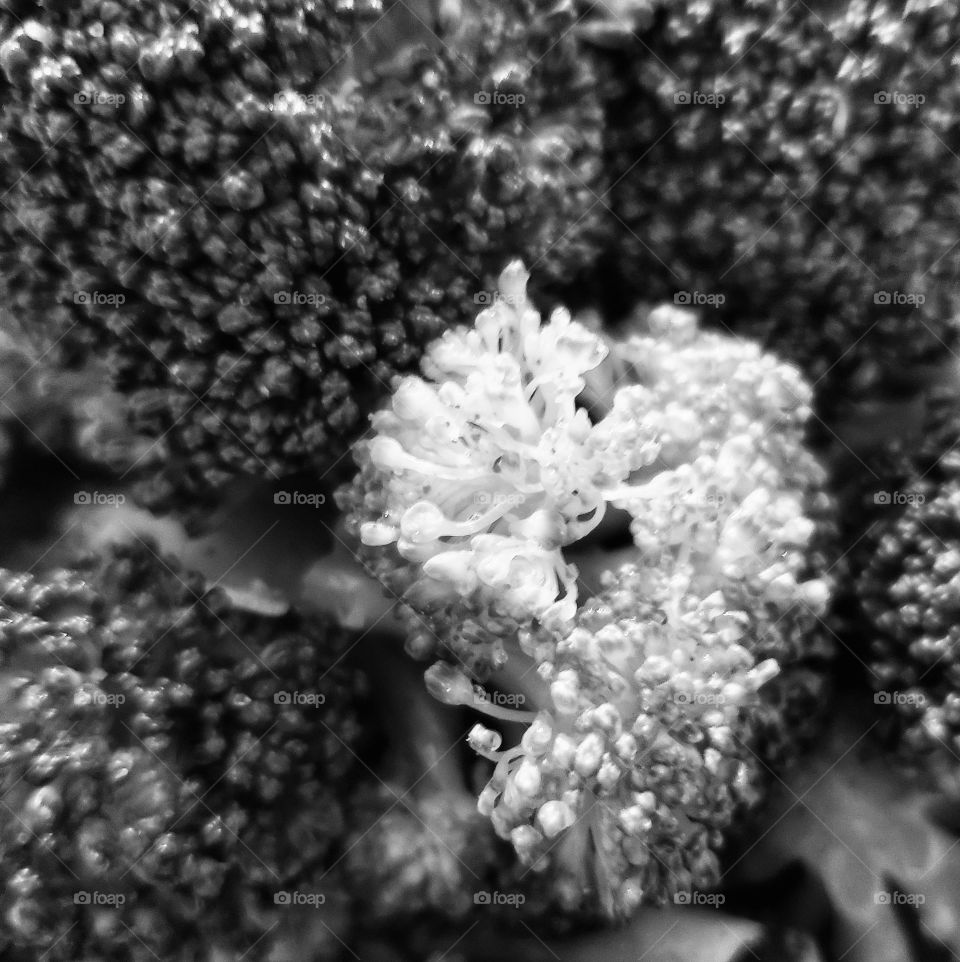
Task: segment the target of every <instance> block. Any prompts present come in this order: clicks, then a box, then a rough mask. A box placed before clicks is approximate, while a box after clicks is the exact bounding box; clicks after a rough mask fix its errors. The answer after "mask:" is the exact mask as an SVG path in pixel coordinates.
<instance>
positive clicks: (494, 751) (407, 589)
mask: <svg viewBox="0 0 960 962" xmlns="http://www.w3.org/2000/svg"><path fill="white" fill-rule="evenodd" d="M526 283H527V274H526V271H525V270H524V268H523V265H522V264H521V263H519V262H514V263H512V264H510V265H509V266H508V267H507V268H506V269H505V270H504V271H503V273H502V275H501V279H500V288H499V295H498V297H497V299H496V301H495V303H494V304H493V305H492V306H491V307H489V308H486V309H485V310H483V311H481V312H480V313H479V314H478V316H477V319H476V323H475V326H474V328H472V329H467V330H464V331H448V332H447V333H445V334H444V335H443V337H441V338H440V339H439V340H438V341H437V342H436V343H435V344H433V345H431V346H430V347H429V348H428V350H427V352H426V353H425V355H424V358H423V361H422V364H421V367H422V372H423V376H422V377H415V376H409V377H407V378H405V379H403V380H401V381H400V382H399V384H398V386H397V389H396V391H395V393H394V395H393V397H392V399H391V401H390V405H389V407H387V408H385V409H384V410H382V411H379V412H377V413H375V414H374V415H373V416H372V419H371V420H372V436H371V437H370V438H369V439H367V440H364V441H361V442H359V443H358V444H357V445H355V459H356V461H357V463H358V466H359V468H360V470H359V472H358V474H357V476H356V478H355V479H354V481H353V482H352V483H351V484H349V485H347V486H345V487H343V488H342V489H341V490H340V491H339V493H338V497H339V503H340V505H341V507H342V508H343V509H344V510H345V512H346V514H347V526H348V530H349V531H350V532H351V533H352V534H353V535H354V536H355V537H356V538H358V540H359V541H360V543H361V548H360V553H361V557H362V558H363V559H364V560H365V562H366V563H367V564H368V566H369V567H370V569H371V570H372V572H373V573H374V574H375V575H376V577H377V578H378V579H379V580H380V581H381V583H383V584H384V585H385V586H386V588H387V590H388V591H389V592H390V593H391V594H393V595H395V596H397V597H400V598H402V600H403V602H404V605H405V618H406V624H407V626H408V631H409V638H408V649H409V650H410V651H411V652H412V653H413V654H415V655H417V656H419V657H431V656H432V657H439V658H440V660H439V661H436V662H435V663H434V664H433V665H432V666H431V667H430V668H428V670H427V673H426V680H427V684H428V687H429V688H430V690H431V692H432V693H433V694H434V695H435V696H436V697H437V698H438V699H440V700H441V701H444V702H446V703H447V704H453V705H466V706H470V707H472V708H474V709H476V710H478V711H481V712H484V713H485V714H488V715H490V716H491V717H493V718H496V719H500V720H501V721H505V722H521V723H523V724H525V725H527V729H526V732H525V734H524V735H523V737H522V738H521V740H520V743H519V745H518V746H516V747H514V748H510V749H508V750H506V751H503V752H501V751H500V742H501V736H500V735H499V734H497V733H496V732H493V731H491V730H489V729H487V728H485V727H483V726H477V727H476V728H475V729H474V730H473V732H472V734H471V736H470V742H471V745H472V746H473V747H474V748H475V749H476V750H477V751H478V752H479V753H480V754H481V755H483V756H485V757H487V758H490V759H491V760H494V761H495V762H496V769H495V771H494V773H493V776H492V778H491V779H490V781H489V783H488V785H487V787H486V788H485V789H484V790H483V792H482V793H481V795H480V800H479V805H480V809H481V811H482V812H484V813H485V814H487V815H488V816H489V817H490V818H491V821H492V824H493V826H494V829H495V830H496V831H497V833H498V835H500V836H501V837H502V838H505V839H507V840H509V841H511V842H512V844H513V846H514V848H515V849H516V851H517V853H518V855H519V856H520V858H521V860H522V861H523V862H524V863H525V864H527V865H530V866H533V867H534V868H536V869H537V870H539V871H546V870H549V871H550V872H551V878H552V879H553V881H554V883H555V897H556V899H558V900H559V901H560V902H561V903H562V904H563V905H564V906H565V907H566V908H567V909H568V910H572V909H574V908H583V907H584V906H585V905H589V906H591V907H592V908H593V909H594V910H596V911H599V912H600V913H602V914H603V915H605V916H608V917H610V916H613V917H620V916H623V915H626V914H628V913H630V912H631V911H632V910H633V909H634V908H636V906H637V905H638V904H640V903H641V902H652V903H658V902H662V901H663V900H664V899H666V898H669V897H670V896H671V895H672V894H676V893H677V892H679V891H688V890H689V889H690V887H691V886H702V885H707V884H710V882H711V881H714V880H715V879H716V875H717V859H716V851H717V849H718V848H719V846H720V844H721V841H722V838H723V829H725V828H726V827H728V826H729V825H730V823H731V821H732V819H733V817H734V814H735V813H736V812H738V811H741V810H744V809H747V808H749V807H750V806H751V805H752V804H754V803H755V802H756V800H757V799H758V797H759V796H760V791H759V786H760V785H761V783H762V782H763V777H762V776H763V771H764V766H765V765H766V764H768V763H778V762H779V761H783V758H780V759H777V758H775V757H773V756H772V755H771V754H770V752H774V753H776V752H781V753H782V752H784V751H786V748H787V746H786V745H785V742H786V741H788V740H789V736H786V737H784V735H783V732H784V725H785V721H784V720H785V719H786V718H789V717H791V713H790V710H788V709H790V705H791V699H793V698H794V697H795V698H797V699H799V702H802V703H803V705H804V706H805V707H808V706H809V705H810V704H811V703H812V702H815V700H816V697H817V694H818V692H819V690H820V688H819V687H818V684H817V680H816V679H817V677H818V675H817V673H816V671H815V670H813V669H815V668H816V666H819V667H820V668H821V669H822V664H823V661H824V659H826V658H829V657H830V644H829V639H828V637H827V633H826V632H825V631H822V630H821V627H820V625H821V623H820V616H821V615H823V614H824V612H825V610H826V607H827V605H828V602H829V599H830V594H831V590H832V581H833V577H834V576H833V575H832V574H831V573H830V571H829V567H828V564H829V559H830V552H829V550H828V548H827V546H826V544H827V541H828V540H829V539H828V534H829V532H830V531H831V530H832V524H833V518H832V510H833V504H832V500H831V499H830V498H829V497H828V496H827V495H826V494H825V493H824V491H823V489H822V485H823V482H824V480H825V471H824V469H823V467H822V466H821V465H820V464H819V462H818V461H817V459H816V458H815V457H814V456H813V455H812V454H811V453H810V452H809V451H808V450H807V449H806V448H805V447H804V445H803V429H804V426H805V423H806V420H807V418H808V416H809V413H810V409H809V403H810V398H811V391H810V387H809V386H808V385H807V384H806V382H805V381H804V380H803V379H802V378H801V376H800V375H799V373H798V372H797V371H796V370H795V369H794V368H792V367H790V366H788V365H785V364H781V363H779V362H778V361H776V360H775V359H774V358H772V357H771V356H769V355H766V354H764V353H763V352H762V351H761V350H760V349H759V348H758V347H757V346H756V345H755V344H751V343H749V342H745V341H741V340H739V339H735V338H730V337H727V336H723V335H719V334H711V333H703V332H700V331H699V330H698V328H697V323H696V317H695V315H693V314H692V313H691V312H689V311H684V310H679V309H677V308H675V307H671V306H665V307H659V308H656V309H654V310H653V311H650V312H648V313H647V314H646V316H645V317H639V318H637V319H636V326H637V327H638V328H641V326H642V328H643V329H645V332H644V333H643V334H639V333H637V334H634V336H633V337H631V338H629V339H628V340H626V341H624V342H621V343H612V344H608V343H607V342H606V341H604V339H603V338H602V337H600V336H599V335H597V334H595V333H592V332H591V331H590V330H589V329H588V328H587V327H586V326H584V325H583V324H581V323H580V322H578V321H575V320H573V319H572V318H571V316H570V314H569V313H568V312H567V311H566V310H564V309H563V308H558V309H556V310H555V311H554V312H553V314H552V315H551V316H550V318H549V320H548V321H547V323H545V324H541V318H540V315H539V313H538V312H537V311H536V310H535V309H534V308H533V306H532V305H531V304H530V302H529V300H528V299H527V294H526ZM611 360H612V363H608V361H611ZM604 365H606V366H604ZM588 377H589V378H591V392H590V394H591V396H592V397H593V398H594V400H595V401H597V399H602V398H603V397H604V396H606V395H608V394H609V391H606V390H605V389H604V385H605V384H607V383H611V382H616V381H620V382H622V381H626V383H621V386H619V387H618V388H617V389H616V391H615V393H613V395H612V400H610V402H609V404H608V410H607V413H606V414H605V415H604V416H602V417H600V418H597V419H595V420H591V418H590V416H589V414H588V412H587V410H586V409H585V408H584V407H583V406H578V398H579V397H580V395H581V394H583V393H584V391H585V388H586V386H587V379H588ZM597 403H599V401H597ZM608 504H609V505H613V506H615V507H618V508H621V509H625V510H626V511H627V513H628V515H629V517H630V529H631V535H632V540H633V544H634V549H633V555H632V559H631V563H629V564H627V565H626V566H624V567H622V568H621V569H620V570H618V571H616V572H608V573H607V574H606V575H605V576H604V578H603V580H602V584H601V586H600V590H599V592H598V591H594V592H593V594H594V595H595V597H594V598H593V599H592V600H590V601H587V602H586V603H583V604H581V603H580V601H579V591H580V586H579V584H578V571H577V568H576V567H575V566H574V565H573V564H571V563H570V562H569V560H568V557H567V556H566V555H565V553H564V550H565V549H567V548H568V547H569V546H570V545H572V544H574V543H576V542H578V541H581V540H582V539H583V538H584V537H586V536H587V535H588V534H589V533H590V532H591V531H592V530H593V529H595V528H596V526H597V525H598V524H599V523H600V521H601V520H602V518H603V515H604V513H605V511H606V509H607V506H608ZM497 669H499V670H500V671H501V675H502V676H505V677H506V678H507V684H506V687H507V688H508V689H509V688H511V687H512V688H514V689H518V690H519V691H521V692H525V693H529V694H530V696H531V699H532V701H533V702H534V705H533V707H532V708H530V709H527V708H523V709H519V708H512V707H504V706H503V705H501V704H499V703H497V702H496V701H493V700H491V699H490V698H488V697H484V689H483V687H482V686H481V684H480V683H482V682H485V681H486V680H488V679H489V678H490V677H491V675H492V674H493V672H494V671H495V670H497ZM795 670H796V672H797V673H796V674H795V673H794V672H795ZM780 673H783V674H784V675H786V676H787V678H788V679H789V680H788V681H786V682H785V683H783V684H781V685H780V686H771V685H770V684H769V683H770V682H771V679H773V678H774V676H776V675H778V674H780ZM493 680H494V681H496V676H494V679H493ZM537 680H539V685H538V681H537ZM768 689H769V690H770V692H771V697H770V700H769V701H767V702H766V703H764V693H765V692H767V691H768ZM785 699H786V702H785ZM797 704H798V702H797V701H793V702H792V705H793V707H794V708H795V707H796V705H797ZM778 734H779V737H778Z"/></svg>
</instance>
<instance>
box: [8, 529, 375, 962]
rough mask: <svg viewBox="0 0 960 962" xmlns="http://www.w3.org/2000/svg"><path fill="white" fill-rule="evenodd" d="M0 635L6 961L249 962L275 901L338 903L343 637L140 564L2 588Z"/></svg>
mask: <svg viewBox="0 0 960 962" xmlns="http://www.w3.org/2000/svg"><path fill="white" fill-rule="evenodd" d="M0 619H2V621H0V625H2V628H0V644H2V664H3V673H2V683H3V687H4V689H5V693H6V697H5V699H4V701H5V703H6V704H5V709H4V717H3V724H2V726H0V759H2V765H0V771H2V779H0V788H2V795H3V801H4V804H3V807H2V809H0V865H2V868H0V874H2V877H3V886H2V889H3V893H4V894H3V896H2V900H0V913H2V914H0V918H2V921H0V943H2V946H3V947H2V952H3V955H4V957H5V958H11V959H17V960H20V959H24V960H26V959H35V958H37V957H39V955H40V954H42V955H43V957H44V958H46V959H49V960H51V962H56V960H68V959H69V960H75V959H80V958H84V959H86V958H99V959H121V958H122V959H136V960H138V962H139V960H141V959H143V960H146V959H148V958H164V959H183V960H187V959H190V960H193V959H200V958H203V959H206V958H220V957H226V956H239V955H240V954H243V955H244V957H245V958H250V959H265V958H268V957H270V953H271V951H276V949H277V945H278V943H280V942H282V939H283V938H284V937H285V934H286V933H288V931H289V929H290V927H291V925H293V926H295V925H297V924H299V923H297V922H296V920H295V919H296V917H295V915H294V914H292V913H296V912H297V911H298V908H297V907H296V905H295V904H294V900H293V897H292V895H291V893H292V892H298V891H299V892H301V893H306V894H307V895H310V896H315V898H314V901H315V902H320V900H321V898H322V899H323V902H324V904H326V903H330V904H331V905H332V904H333V903H335V902H336V901H337V887H336V885H335V883H334V882H333V877H332V876H326V875H325V870H326V869H327V868H329V866H330V865H331V864H332V863H333V862H334V860H335V859H336V857H337V851H338V846H339V844H340V837H341V834H342V832H343V829H344V825H345V823H346V815H345V810H346V809H345V798H346V795H347V792H348V791H349V790H350V786H351V783H353V782H355V779H354V778H353V773H354V771H355V768H356V756H355V752H356V751H357V749H358V746H359V745H360V742H361V740H362V739H361V734H362V730H361V726H360V723H359V720H358V715H357V707H358V704H359V700H360V699H361V698H362V696H363V691H364V683H363V679H362V678H361V677H360V676H358V675H357V674H356V672H355V671H354V670H352V669H347V668H346V667H344V666H343V665H342V664H340V662H339V658H340V655H341V654H342V649H343V648H344V644H345V642H346V641H347V639H346V638H345V637H344V636H343V633H342V632H340V631H339V629H335V628H332V627H331V626H330V625H328V624H322V623H319V622H317V623H308V622H305V621H301V620H299V619H298V618H296V617H295V616H293V615H287V616H284V617H282V618H266V617H262V616H256V615H251V614H248V613H244V612H241V611H239V610H236V609H233V608H231V606H230V604H229V603H228V602H227V601H226V599H225V598H224V597H223V596H222V595H221V594H220V593H219V592H218V591H217V590H212V591H208V590H205V588H204V586H203V582H202V580H201V579H200V578H199V577H198V576H194V575H191V574H187V573H182V572H180V571H178V570H177V568H176V567H175V566H174V565H173V564H172V563H171V562H170V561H168V560H167V559H162V558H159V557H158V556H157V555H155V554H154V552H153V549H152V548H151V547H150V546H144V545H136V546H129V547H123V548H116V549H113V550H112V551H111V553H110V554H109V555H108V556H107V557H106V559H105V560H102V561H100V562H98V563H91V564H89V565H86V566H84V567H82V568H81V569H79V570H66V569H63V570H57V571H55V572H53V573H51V574H49V575H48V576H45V577H34V576H32V575H27V574H18V573H15V572H11V571H3V572H2V573H0ZM329 910H330V911H333V909H332V908H330V909H329ZM285 913H286V915H285ZM326 919H327V921H328V922H329V920H330V917H329V916H327V917H326ZM217 952H220V953H221V955H220V956H218V955H217ZM247 953H249V954H247ZM331 955H333V953H331Z"/></svg>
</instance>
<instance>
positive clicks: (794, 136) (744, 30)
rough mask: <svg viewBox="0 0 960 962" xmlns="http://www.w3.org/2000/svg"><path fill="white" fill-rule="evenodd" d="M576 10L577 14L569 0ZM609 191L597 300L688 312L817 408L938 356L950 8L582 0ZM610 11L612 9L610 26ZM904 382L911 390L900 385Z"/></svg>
mask: <svg viewBox="0 0 960 962" xmlns="http://www.w3.org/2000/svg"><path fill="white" fill-rule="evenodd" d="M584 6H586V5H584ZM595 12H601V13H603V12H606V13H608V14H609V16H608V17H607V20H606V21H603V20H601V19H591V18H590V17H587V18H586V19H585V20H584V24H583V28H584V34H585V37H586V38H591V39H593V40H595V41H597V40H602V41H603V44H602V45H600V44H599V43H598V44H594V46H595V49H596V50H597V57H596V59H597V62H598V64H599V65H600V66H599V67H598V71H599V72H600V73H601V74H602V75H603V76H604V78H605V79H604V81H603V82H602V85H601V89H602V90H603V91H604V97H605V104H606V116H607V124H608V137H607V139H606V144H605V150H606V157H605V163H606V165H607V166H608V169H609V176H610V179H611V182H612V183H613V184H614V187H613V188H612V191H611V195H610V207H611V209H612V211H613V212H614V213H615V217H614V218H612V220H611V228H612V230H611V239H612V243H611V246H610V250H609V253H608V255H607V257H606V262H607V264H608V266H609V268H610V271H611V272H613V276H615V278H616V279H615V280H611V274H610V273H603V274H602V275H598V276H603V279H604V285H605V286H604V289H603V290H602V291H598V297H600V298H601V299H602V298H604V297H605V296H606V295H608V294H610V292H612V293H613V297H615V298H616V297H619V298H620V303H618V304H611V303H610V300H611V299H610V297H609V296H607V298H606V299H607V302H608V309H609V310H610V311H611V312H612V313H616V312H618V311H619V312H623V311H624V310H626V309H627V308H629V306H630V305H631V303H632V299H633V298H636V297H638V296H643V297H649V298H651V299H654V300H655V299H672V298H675V297H676V298H679V299H680V300H681V301H686V302H687V303H690V304H697V303H700V304H703V305H704V321H705V323H708V324H711V325H715V326H719V327H722V328H726V329H729V330H732V331H736V332H738V333H743V334H746V335H749V336H753V337H757V338H759V339H760V340H761V342H762V343H763V344H764V346H765V347H767V348H768V349H770V350H773V351H775V352H776V353H778V354H779V355H780V356H782V357H784V358H785V359H787V360H790V361H793V362H795V363H797V364H799V365H800V366H801V367H802V368H803V370H804V372H805V373H806V374H807V375H808V377H810V378H811V380H813V381H814V383H815V384H816V386H817V388H818V398H817V400H818V406H819V408H820V409H821V410H822V411H823V412H824V413H825V414H826V413H832V411H833V407H832V406H833V404H834V403H839V402H840V401H841V400H843V399H845V398H858V397H862V396H865V395H866V394H867V393H868V392H870V391H873V390H875V389H877V388H878V387H879V386H880V385H882V386H883V387H884V389H886V390H888V391H889V390H901V389H902V390H906V389H907V387H908V386H909V384H910V383H913V382H917V381H919V380H920V379H919V378H918V377H917V375H916V374H915V373H914V372H913V370H912V368H913V366H914V365H916V364H919V363H921V362H928V361H934V360H938V359H942V358H945V357H947V356H948V349H949V348H951V347H952V346H955V345H956V343H957V337H956V334H957V328H956V324H955V322H954V320H953V319H954V318H955V317H956V315H957V301H956V278H957V259H956V251H955V240H956V238H955V234H956V231H955V230H954V221H955V211H956V209H957V206H958V203H960V195H958V192H957V181H958V177H957V150H956V147H957V140H956V118H957V110H958V101H957V90H958V64H957V61H956V58H955V57H953V56H952V54H951V52H950V51H951V50H952V47H953V44H954V42H955V38H956V35H957V15H956V12H955V11H954V10H953V9H952V8H950V7H947V6H944V5H942V4H933V3H926V2H920V3H906V4H904V3H903V2H897V0H870V2H865V3H840V4H823V3H817V4H814V5H809V4H803V3H792V2H788V0H777V2H774V3H763V4H758V3H752V4H736V3H729V2H725V0H711V2H699V0H698V2H695V3H694V2H687V0H682V2H670V3H665V2H659V0H638V2H627V3H624V4H614V5H607V4H601V5H596V11H595ZM614 14H616V15H614ZM911 379H912V380H911Z"/></svg>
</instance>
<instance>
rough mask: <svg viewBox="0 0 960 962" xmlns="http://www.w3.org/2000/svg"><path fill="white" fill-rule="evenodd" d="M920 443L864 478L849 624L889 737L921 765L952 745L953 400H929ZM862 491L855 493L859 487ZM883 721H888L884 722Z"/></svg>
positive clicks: (956, 718) (958, 420) (958, 514)
mask: <svg viewBox="0 0 960 962" xmlns="http://www.w3.org/2000/svg"><path fill="white" fill-rule="evenodd" d="M921 434H922V440H921V441H920V443H919V444H917V445H915V446H914V447H913V449H911V450H903V449H902V447H901V446H898V447H897V448H896V449H895V450H894V451H892V452H891V451H889V450H885V451H883V452H881V455H880V456H879V457H878V458H877V459H876V460H877V461H879V462H880V463H881V464H882V465H883V466H884V467H886V468H887V470H886V471H885V472H881V471H880V470H877V471H876V472H875V474H876V476H875V477H873V478H871V479H870V480H869V481H866V480H865V481H863V482H862V483H861V484H860V485H859V486H858V489H857V490H858V493H859V494H860V499H861V501H862V502H863V506H862V507H861V516H864V517H866V518H868V519H869V521H870V525H869V527H868V528H867V529H866V532H865V534H864V536H863V538H862V547H861V549H860V552H859V555H858V560H860V561H861V562H862V565H861V567H860V568H859V576H858V577H857V579H856V580H855V582H854V584H853V595H854V597H853V601H854V602H855V603H856V607H855V609H854V612H853V615H852V617H851V621H852V624H853V627H854V629H855V630H856V631H857V632H858V633H859V637H866V638H867V639H868V641H869V647H868V648H867V649H866V653H865V654H864V655H863V656H862V657H864V658H865V659H866V661H867V663H868V667H869V680H870V683H871V686H872V688H873V691H874V701H875V703H876V705H877V706H879V710H880V711H881V712H882V713H883V718H884V720H885V721H886V722H887V723H888V724H887V729H888V731H889V732H890V734H891V735H892V736H893V743H894V744H895V745H897V746H899V747H900V748H901V749H905V750H906V751H907V752H908V753H909V754H910V755H911V757H912V758H914V759H916V758H918V757H922V758H923V759H924V763H925V764H926V763H928V762H930V763H934V764H936V763H937V762H938V760H941V759H944V758H947V759H949V758H953V757H955V755H956V751H957V748H958V747H960V699H958V697H957V688H958V679H960V672H958V668H957V663H956V658H955V655H954V651H955V647H956V641H955V637H954V636H955V634H956V630H957V629H956V624H957V616H958V613H960V607H958V606H960V601H958V597H960V596H958V593H957V586H958V584H960V455H958V452H957V446H958V444H960V405H958V404H957V401H956V399H955V398H952V397H945V398H934V399H933V400H932V401H931V402H930V403H929V405H928V409H927V412H926V419H925V424H924V426H923V429H922V432H921ZM861 489H862V490H861ZM891 723H892V724H891Z"/></svg>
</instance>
